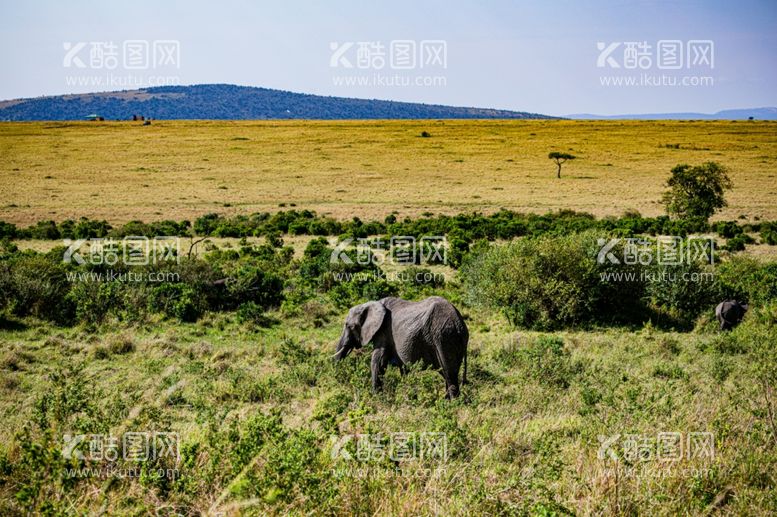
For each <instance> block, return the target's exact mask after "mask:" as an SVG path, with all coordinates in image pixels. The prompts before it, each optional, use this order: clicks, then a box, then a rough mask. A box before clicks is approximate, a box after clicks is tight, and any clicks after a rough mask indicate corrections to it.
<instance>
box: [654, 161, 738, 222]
mask: <svg viewBox="0 0 777 517" xmlns="http://www.w3.org/2000/svg"><path fill="white" fill-rule="evenodd" d="M666 186H667V187H669V190H668V191H666V192H664V195H663V197H662V201H663V203H664V205H666V212H667V214H669V215H671V216H674V217H678V218H680V219H703V220H705V221H707V220H708V219H709V218H710V217H711V216H712V215H713V214H714V213H715V212H716V211H717V210H719V209H721V208H723V207H724V206H726V205H727V204H728V203H726V200H725V198H724V192H725V191H726V190H730V189H731V186H732V185H731V180H730V179H729V177H728V169H727V168H726V167H724V166H723V165H720V164H719V163H716V162H706V163H703V164H701V165H696V166H691V165H688V164H680V165H677V166H675V167H674V168H673V169H672V176H671V177H670V178H669V180H668V181H667V182H666Z"/></svg>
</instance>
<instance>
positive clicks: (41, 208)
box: [0, 120, 777, 225]
mask: <svg viewBox="0 0 777 517" xmlns="http://www.w3.org/2000/svg"><path fill="white" fill-rule="evenodd" d="M423 131H427V132H428V133H430V134H431V136H430V137H428V138H423V137H421V133H422V132H423ZM550 151H562V152H569V153H572V154H575V155H576V156H577V157H578V158H577V159H576V160H574V161H572V162H568V163H567V164H565V165H564V168H563V175H562V178H561V179H557V178H556V170H555V165H554V164H553V162H552V161H551V160H549V159H548V158H547V155H548V153H549V152H550ZM710 160H711V161H717V162H720V163H722V164H724V165H726V166H727V167H729V168H730V175H731V179H732V181H733V183H734V189H733V191H731V192H730V193H729V194H728V200H729V207H728V208H726V209H725V210H723V212H721V213H720V214H719V215H718V217H717V218H719V219H736V218H739V217H741V216H745V217H747V218H755V217H760V218H761V219H777V203H776V202H775V200H777V123H775V122H758V121H756V122H744V121H743V122H729V121H507V120H495V121H473V120H461V121H451V120H445V121H417V120H416V121H154V123H153V124H152V125H150V126H142V125H140V124H139V123H131V122H75V123H73V122H67V123H64V122H35V123H0V219H1V220H5V221H8V222H12V223H16V224H21V225H26V224H31V223H34V222H37V221H39V220H46V219H53V220H55V221H61V220H63V219H67V218H79V217H82V216H86V217H90V218H99V219H106V220H108V221H109V222H111V223H122V222H126V221H128V220H132V219H140V220H143V221H153V220H160V219H191V218H195V217H197V216H199V215H202V214H205V213H210V212H218V213H222V214H234V213H243V214H245V213H252V212H259V211H274V210H279V209H281V205H284V206H285V208H286V209H288V208H290V207H293V206H296V207H298V208H308V209H313V210H316V211H317V212H319V213H320V214H328V215H332V216H334V217H336V218H351V217H353V216H359V217H361V218H363V219H369V218H379V219H382V218H383V217H385V216H386V215H388V214H389V213H392V212H395V213H398V214H399V215H400V217H403V216H417V215H420V214H423V213H426V212H431V213H446V214H453V213H459V212H471V211H482V212H486V213H487V212H492V211H495V210H498V209H500V208H507V209H512V210H518V211H524V212H536V213H544V212H547V211H550V210H556V209H574V210H581V211H586V212H591V213H593V214H596V215H598V216H604V215H620V214H621V213H623V212H624V211H625V210H629V209H632V210H638V211H639V212H641V213H642V214H643V215H650V216H653V215H658V214H661V213H663V206H662V205H661V204H660V197H661V192H662V191H663V190H664V187H663V184H664V182H665V180H666V179H667V177H668V176H669V171H670V169H671V168H672V167H673V166H675V165H677V164H678V163H690V164H698V163H702V162H705V161H710Z"/></svg>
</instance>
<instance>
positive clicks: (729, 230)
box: [0, 120, 777, 516]
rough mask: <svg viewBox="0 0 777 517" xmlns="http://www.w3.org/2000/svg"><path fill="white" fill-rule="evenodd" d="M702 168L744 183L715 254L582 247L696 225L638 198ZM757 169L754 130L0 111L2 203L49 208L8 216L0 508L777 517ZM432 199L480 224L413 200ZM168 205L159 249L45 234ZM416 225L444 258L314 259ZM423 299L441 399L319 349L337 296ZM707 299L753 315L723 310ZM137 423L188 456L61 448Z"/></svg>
mask: <svg viewBox="0 0 777 517" xmlns="http://www.w3.org/2000/svg"><path fill="white" fill-rule="evenodd" d="M422 131H428V132H429V133H430V135H431V136H430V137H421V136H420V135H421V133H422ZM553 150H558V151H563V152H570V153H573V154H575V155H576V156H577V159H575V160H574V161H572V162H568V163H567V164H565V165H564V168H563V176H562V178H561V179H557V178H556V177H555V165H554V164H553V163H552V162H551V161H550V160H548V158H547V155H548V153H549V152H550V151H553ZM705 161H716V162H718V163H721V164H723V165H725V166H726V167H728V169H729V174H730V177H731V180H732V183H733V190H731V191H730V192H726V198H727V200H728V202H729V206H728V207H727V208H725V209H724V210H723V211H722V212H720V213H719V214H717V215H716V217H715V219H717V220H725V221H726V222H725V223H721V224H720V225H719V226H709V225H706V222H704V227H705V233H706V234H707V235H710V236H712V237H713V238H714V239H717V240H719V244H720V245H721V246H720V250H719V252H718V253H717V255H716V256H715V261H714V264H709V263H708V262H704V261H694V262H689V263H683V264H678V265H675V266H671V267H665V266H657V265H654V264H650V265H644V264H631V265H628V266H625V265H623V264H605V265H602V264H600V263H598V262H597V260H596V250H597V246H599V244H598V239H600V238H603V239H605V240H606V239H609V238H612V237H616V236H617V237H634V236H637V235H639V236H640V237H645V238H646V239H648V238H649V237H650V235H653V234H656V233H657V232H658V231H652V232H651V231H648V230H645V228H672V229H677V231H678V232H679V231H682V232H683V233H682V236H683V237H685V235H686V233H693V230H688V228H692V227H691V226H688V225H685V221H677V220H671V221H670V220H669V219H668V218H664V219H663V220H658V219H660V218H658V219H652V220H650V221H648V220H647V219H645V218H642V217H640V216H639V214H635V213H634V211H635V210H637V211H639V212H640V213H641V214H642V215H644V216H658V215H662V214H663V213H664V209H663V207H662V205H660V204H659V200H660V198H661V193H662V192H663V190H664V182H665V181H666V178H667V177H668V175H669V171H670V170H671V169H672V167H674V166H675V165H677V164H678V163H683V162H687V163H691V164H699V163H702V162H705ZM776 164H777V124H775V123H769V122H720V121H717V122H673V121H666V122H620V121H618V122H582V121H581V122H572V121H447V120H446V121H396V122H394V121H378V122H356V121H354V122H296V121H295V122H291V121H289V122H286V121H284V122H269V121H267V122H264V121H262V122H248V121H242V122H231V121H230V122H226V121H223V122H215V121H186V122H184V121H154V122H153V124H152V125H151V126H141V125H139V124H130V123H125V122H121V123H118V122H116V123H114V122H104V123H7V124H6V123H4V124H0V196H1V198H2V202H1V203H0V205H1V206H0V221H5V222H6V223H14V224H15V225H19V226H20V227H21V226H28V225H33V224H34V223H37V222H39V221H46V220H53V221H55V222H56V223H58V224H54V223H51V224H44V225H38V226H37V227H36V228H35V229H34V231H35V232H36V233H34V234H28V235H27V237H22V238H19V239H17V240H14V239H13V238H8V237H7V236H8V235H22V234H21V233H18V232H17V230H18V229H17V228H16V227H12V226H13V225H8V224H6V225H2V226H0V230H2V231H3V232H5V233H3V234H2V235H5V236H6V237H5V238H2V239H0V418H2V421H3V423H4V425H3V426H2V427H0V515H26V514H48V515H70V514H78V515H86V514H108V515H147V514H155V515H230V516H231V515H262V516H263V515H376V514H384V515H402V516H416V515H445V516H448V515H484V516H485V515H489V516H490V515H538V516H551V515H645V514H651V515H774V514H777V491H775V488H774V487H775V485H776V484H777V474H776V473H777V348H776V347H775V343H777V262H775V261H774V260H770V259H769V258H768V257H770V256H771V257H773V256H774V255H775V253H774V249H775V248H776V247H777V246H775V243H777V225H775V223H774V222H769V221H774V220H775V219H777V204H775V202H774V200H775V199H777V198H776V197H775V194H777V182H776V181H775V177H777V170H775V169H776V168H775V165H776ZM500 208H506V209H511V210H515V211H518V212H526V213H530V212H534V213H538V214H544V213H545V212H548V211H551V210H554V211H557V210H566V209H573V210H577V211H584V212H589V213H592V214H594V215H597V216H608V215H617V216H620V215H621V214H623V213H624V212H626V211H629V212H630V214H631V215H629V216H626V217H621V218H619V219H617V220H616V219H614V218H613V219H607V220H594V219H593V218H590V217H589V216H586V215H584V214H576V213H570V212H560V213H555V214H553V215H548V216H542V217H539V216H537V217H531V216H525V217H524V216H521V215H520V214H514V213H511V212H499V209H500ZM290 209H293V210H294V213H293V214H291V215H289V213H285V214H283V213H279V211H288V210H290ZM308 209H309V210H315V211H316V212H317V215H315V214H311V213H308V214H304V213H302V212H303V211H305V210H308ZM474 211H480V212H483V213H486V214H494V213H495V216H494V218H492V219H488V218H483V217H480V216H474V215H472V214H471V212H474ZM254 212H275V214H274V215H272V216H271V215H270V214H263V215H262V214H258V215H256V216H251V217H250V218H249V217H246V218H242V219H241V218H240V217H236V216H249V215H250V214H252V213H254ZM426 212H431V213H433V214H449V215H453V214H460V213H469V214H470V216H468V217H464V216H462V217H460V218H451V219H446V220H440V219H434V220H433V219H431V218H428V217H427V218H425V219H413V220H405V218H406V217H412V218H417V217H418V216H420V215H423V214H424V213H426ZM209 213H219V214H224V215H225V216H231V217H229V218H218V217H213V218H209V217H204V218H203V217H200V216H203V215H204V214H209ZM392 214H393V215H396V217H391V215H392ZM322 216H323V217H324V218H320V217H322ZM386 216H389V217H388V218H387V217H386ZM81 217H88V218H89V219H90V221H86V222H84V221H82V222H80V223H79V222H77V221H78V220H79V219H80V218H81ZM198 217H200V219H198V220H196V221H195V219H196V218H198ZM354 218H359V219H357V220H354ZM65 219H74V220H75V221H71V222H72V223H73V224H63V223H62V221H64V220H65ZM99 219H105V220H107V221H108V222H110V223H111V224H112V225H114V227H113V228H107V227H106V225H101V224H100V222H99V221H96V220H99ZM184 219H188V220H191V221H193V223H194V224H192V225H183V226H179V227H176V228H179V229H181V228H183V229H184V230H185V231H184V234H183V235H181V236H185V237H186V238H187V239H186V240H187V242H194V240H195V239H197V238H198V237H204V236H207V237H208V238H207V239H206V240H203V241H201V242H200V246H199V247H198V248H193V249H194V252H193V253H192V254H187V253H185V251H186V246H184V247H183V253H181V254H180V255H179V256H177V257H175V260H174V261H171V262H170V263H163V264H156V263H152V264H148V265H144V266H138V265H127V264H122V263H119V264H115V265H112V266H108V265H107V264H106V263H105V262H100V263H99V264H94V263H88V262H87V263H86V264H81V265H79V264H76V263H64V262H63V251H64V250H65V248H64V247H63V246H61V242H62V240H61V239H62V238H89V237H95V236H98V237H105V236H110V235H112V234H111V233H110V232H115V231H124V229H120V228H119V225H120V224H122V223H125V222H127V221H132V220H142V221H145V222H152V221H161V220H174V221H181V220H184ZM335 220H336V221H335ZM333 221H334V222H333ZM337 221H340V223H337ZM366 221H372V222H366ZM376 221H377V222H376ZM381 221H384V222H381ZM335 223H337V224H335ZM694 224H697V227H698V224H700V223H699V222H698V221H696V222H695V223H694ZM163 228H167V227H163ZM429 228H433V229H435V230H436V229H438V228H442V230H441V231H442V232H444V233H446V235H447V238H448V243H449V247H450V249H449V252H450V255H449V258H450V259H451V260H450V261H448V263H447V264H441V263H439V262H435V263H433V264H428V265H427V264H419V265H416V266H399V265H396V264H392V265H386V264H382V265H381V264H375V263H370V264H368V265H365V264H361V263H359V262H358V261H357V260H356V255H355V253H356V251H355V250H354V249H353V248H347V249H345V251H344V253H346V254H349V253H350V254H351V255H350V256H351V258H352V259H353V260H351V262H350V263H347V261H346V262H343V261H333V260H332V256H333V255H332V252H333V250H334V249H335V245H336V244H337V243H338V241H343V240H345V239H349V238H358V237H364V236H367V235H370V236H376V235H384V234H385V235H388V234H393V233H396V234H397V235H414V236H421V235H424V233H425V232H428V231H430V230H429ZM292 229H294V231H292ZM314 229H317V230H320V232H317V231H313V230H314ZM98 230H99V231H103V232H104V233H100V234H99V235H98V234H93V233H90V232H93V231H98ZM80 231H82V232H84V233H83V234H79V233H78V232H80ZM153 231H154V227H150V226H147V225H140V224H134V223H133V224H132V225H130V226H129V228H128V229H126V231H125V233H121V234H116V235H117V236H118V237H119V238H121V237H123V236H125V235H147V234H148V232H153ZM190 231H191V232H193V233H189V232H190ZM12 232H17V233H15V234H14V233H12ZM48 232H54V233H48ZM135 232H141V233H135ZM142 232H146V233H142ZM397 232H400V233H397ZM643 234H650V235H643ZM29 235H44V236H43V237H36V238H38V239H41V240H35V241H32V240H30V239H29V238H28V237H29ZM45 235H50V236H48V237H46V236H45ZM52 235H53V236H52ZM164 235H170V234H169V233H165V234H164ZM385 235H384V236H385ZM151 236H153V233H151ZM653 236H654V235H653ZM732 242H737V243H738V246H733V245H731V244H732ZM724 243H725V245H726V248H725V249H724V248H723V244H724ZM655 245H656V243H655V242H654V241H651V244H650V246H655ZM742 248H745V249H744V250H742ZM754 250H755V251H756V252H755V253H754ZM592 251H593V253H592ZM613 251H614V252H615V251H622V250H621V249H620V248H616V249H614V250H613ZM386 253H388V252H386ZM621 266H623V267H622V268H621ZM113 269H115V270H116V271H118V272H120V273H123V274H125V275H126V273H128V272H135V273H137V274H138V275H140V277H138V278H141V279H140V280H138V279H137V278H136V280H132V279H127V278H126V277H124V278H120V279H114V280H105V279H104V278H102V277H99V275H105V274H106V273H108V272H109V271H111V270H113ZM603 271H605V272H609V273H613V272H616V273H617V272H622V271H627V272H632V273H636V274H638V275H642V277H639V278H643V279H642V280H639V281H618V280H610V279H605V278H604V277H603V276H602V275H601V273H602V272H603ZM387 272H388V273H392V272H393V273H398V272H405V273H408V274H406V275H405V276H404V277H401V276H400V277H397V276H394V277H391V276H386V275H384V273H387ZM160 273H164V275H162V276H163V277H164V280H162V281H157V280H154V281H152V280H150V278H151V275H152V274H153V275H155V276H154V277H155V278H157V277H158V276H159V274H160ZM79 275H80V276H79ZM95 275H97V277H96V276H95ZM359 275H361V276H359ZM662 275H664V276H662ZM666 275H668V276H666ZM98 277H99V278H98ZM608 278H609V277H608ZM431 295H440V296H444V297H445V298H447V299H448V300H450V301H451V302H452V303H453V304H455V305H456V307H458V308H459V309H460V311H461V313H462V315H463V316H464V318H465V321H466V323H467V326H468V328H469V334H470V340H469V359H468V378H469V382H468V383H467V384H465V385H463V386H462V389H461V396H460V397H459V398H457V399H454V400H446V399H444V398H443V395H444V393H445V390H444V385H443V381H442V378H441V376H440V375H439V374H438V373H437V372H434V371H430V370H424V369H422V368H419V367H412V368H410V371H409V373H408V374H407V375H404V376H403V375H400V372H399V369H398V368H394V367H389V369H388V372H387V374H386V378H385V385H384V387H383V390H382V391H379V392H373V391H372V389H371V384H370V355H371V354H370V352H371V350H370V349H371V346H370V345H369V344H368V345H367V346H365V347H364V348H363V349H361V350H356V351H354V352H353V354H351V356H349V357H347V358H346V359H345V360H343V361H341V362H339V363H334V362H333V361H332V354H333V353H334V351H335V350H334V346H335V343H336V342H337V339H338V336H339V335H340V332H341V331H342V328H343V320H344V318H345V315H346V314H347V312H348V308H349V307H351V306H353V305H356V304H359V303H363V302H365V301H368V300H376V299H380V298H382V297H384V296H400V297H403V298H406V299H414V300H418V299H422V298H425V297H427V296H431ZM727 298H736V299H740V300H744V301H748V302H749V303H750V309H749V311H748V313H747V315H746V317H745V318H744V321H743V322H742V323H741V325H739V326H738V327H736V328H735V329H734V330H733V331H731V332H722V331H720V330H719V328H718V324H717V322H716V321H715V317H714V312H713V311H714V307H715V305H716V304H717V302H718V301H720V300H723V299H727ZM133 432H149V433H176V436H177V437H178V441H177V445H178V449H179V450H178V452H179V457H178V458H175V457H172V456H170V455H162V456H160V457H154V458H151V459H146V460H143V461H138V460H137V459H133V458H125V457H123V456H122V455H121V452H119V455H118V456H114V457H104V456H100V457H95V456H94V455H92V454H91V452H92V450H91V449H90V446H91V443H92V442H91V441H90V440H85V441H83V442H79V443H78V444H76V445H75V448H74V449H71V450H69V452H68V453H66V452H65V451H66V449H67V446H68V444H73V442H72V437H73V436H81V435H83V436H99V437H110V438H115V439H117V440H119V441H118V444H119V446H121V444H122V439H123V437H124V436H125V434H126V433H133ZM426 433H441V435H443V436H444V437H445V444H446V445H445V454H444V455H443V456H442V457H441V456H439V455H431V456H424V455H422V454H420V450H421V445H422V444H423V439H424V435H425V434H426ZM357 436H369V437H372V438H373V439H377V443H378V445H382V446H383V447H386V449H385V450H386V451H388V450H389V448H390V447H391V446H392V442H391V439H392V438H394V437H397V436H399V437H404V438H406V439H408V440H409V442H408V443H412V444H414V445H415V446H416V447H417V448H416V450H417V451H418V454H415V455H411V456H410V458H408V457H404V458H400V459H396V458H392V457H390V455H389V454H388V452H386V454H384V455H380V454H378V453H375V452H374V451H375V449H373V453H374V455H369V457H360V456H358V454H357V452H358V451H357V441H358V440H357V439H356V437H357ZM349 437H350V438H349ZM343 438H346V441H345V442H344V441H343ZM667 440H669V442H667ZM678 440H679V441H678ZM704 440H711V441H706V442H705V441H704ZM100 450H104V449H102V448H100ZM119 450H120V449H119ZM377 450H378V451H379V450H380V449H377ZM438 452H439V451H438Z"/></svg>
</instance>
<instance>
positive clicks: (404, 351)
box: [335, 296, 469, 398]
mask: <svg viewBox="0 0 777 517" xmlns="http://www.w3.org/2000/svg"><path fill="white" fill-rule="evenodd" d="M468 341H469V331H468V330H467V325H466V324H465V323H464V319H463V318H462V317H461V314H460V313H459V311H458V310H456V307H454V306H453V305H452V304H451V303H450V302H449V301H448V300H446V299H445V298H441V297H439V296H432V297H430V298H427V299H425V300H422V301H420V302H409V301H407V300H402V299H400V298H393V297H389V298H383V299H382V300H378V301H376V302H367V303H363V304H361V305H357V306H355V307H352V308H351V310H350V311H348V316H347V318H346V319H345V325H344V326H343V333H342V335H341V336H340V341H339V342H338V343H337V352H336V353H335V358H336V359H337V360H338V361H339V360H342V359H344V358H345V356H347V355H348V354H349V353H350V351H351V350H353V349H355V348H361V347H362V346H364V345H366V344H368V343H370V342H372V343H373V345H374V350H373V352H372V366H371V368H372V387H373V389H374V390H379V389H380V387H381V386H382V380H381V379H382V377H383V373H384V372H385V371H386V367H387V366H388V365H389V364H394V365H397V366H399V367H400V368H401V370H402V373H404V372H405V366H406V365H408V364H411V363H415V362H418V361H420V362H422V363H424V364H427V365H430V366H432V367H434V368H436V369H438V370H440V373H442V376H443V378H444V379H445V387H446V397H447V398H453V397H457V396H458V395H459V368H460V367H461V363H462V362H463V363H464V374H463V376H462V381H461V382H462V384H464V383H465V382H467V342H468Z"/></svg>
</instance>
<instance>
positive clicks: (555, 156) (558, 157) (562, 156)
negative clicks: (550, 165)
mask: <svg viewBox="0 0 777 517" xmlns="http://www.w3.org/2000/svg"><path fill="white" fill-rule="evenodd" d="M548 158H550V159H551V160H553V161H555V162H556V166H557V167H558V172H557V173H556V177H557V178H560V177H561V164H562V163H564V162H565V161H567V160H574V159H575V158H577V157H576V156H575V155H573V154H569V153H560V152H558V151H553V152H552V153H550V154H549V155H548Z"/></svg>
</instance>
